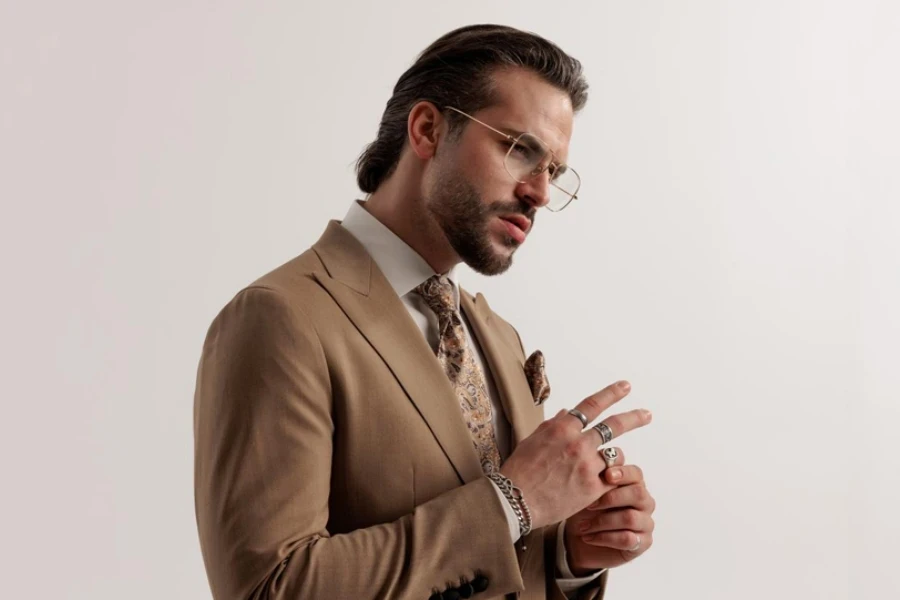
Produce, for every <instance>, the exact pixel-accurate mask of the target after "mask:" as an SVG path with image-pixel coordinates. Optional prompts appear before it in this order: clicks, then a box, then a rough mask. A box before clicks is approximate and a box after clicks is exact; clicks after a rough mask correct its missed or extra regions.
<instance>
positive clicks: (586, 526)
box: [578, 521, 591, 533]
mask: <svg viewBox="0 0 900 600" xmlns="http://www.w3.org/2000/svg"><path fill="white" fill-rule="evenodd" d="M590 528H591V522H590V521H582V522H581V525H579V526H578V531H579V533H584V532H585V531H587V530H588V529H590Z"/></svg>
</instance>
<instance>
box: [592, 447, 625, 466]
mask: <svg viewBox="0 0 900 600" xmlns="http://www.w3.org/2000/svg"><path fill="white" fill-rule="evenodd" d="M604 450H615V451H616V460H614V461H613V463H612V466H616V465H624V464H625V453H624V452H622V449H621V448H618V447H614V446H609V447H607V448H603V449H602V450H597V456H599V457H600V460H602V461H603V462H604V463H606V457H605V456H604V455H603V451H604ZM606 468H607V469H609V468H611V467H610V465H608V464H607V466H606ZM601 473H603V471H601Z"/></svg>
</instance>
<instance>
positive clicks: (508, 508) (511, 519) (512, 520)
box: [490, 479, 521, 544]
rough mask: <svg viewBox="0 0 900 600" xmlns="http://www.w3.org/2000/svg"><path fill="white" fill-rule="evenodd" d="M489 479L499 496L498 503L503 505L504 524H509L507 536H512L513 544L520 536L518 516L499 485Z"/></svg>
mask: <svg viewBox="0 0 900 600" xmlns="http://www.w3.org/2000/svg"><path fill="white" fill-rule="evenodd" d="M490 481H491V484H492V485H493V486H494V491H495V492H497V496H499V497H500V503H501V504H502V505H503V512H505V513H506V524H507V525H509V537H511V538H512V542H513V544H515V543H516V542H517V541H519V538H520V537H521V535H520V534H519V517H517V516H516V512H515V511H514V510H513V507H512V504H510V503H509V500H507V499H506V496H504V495H503V492H501V491H500V486H498V485H497V484H496V483H495V482H494V480H493V479H491V480H490Z"/></svg>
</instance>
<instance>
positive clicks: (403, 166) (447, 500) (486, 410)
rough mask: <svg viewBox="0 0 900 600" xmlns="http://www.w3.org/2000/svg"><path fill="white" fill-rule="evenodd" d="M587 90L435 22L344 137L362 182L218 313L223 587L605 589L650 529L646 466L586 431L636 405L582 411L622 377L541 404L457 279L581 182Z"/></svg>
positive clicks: (501, 42) (481, 304)
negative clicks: (370, 117)
mask: <svg viewBox="0 0 900 600" xmlns="http://www.w3.org/2000/svg"><path fill="white" fill-rule="evenodd" d="M586 89H587V86H586V84H585V82H584V80H583V77H582V75H581V67H580V64H579V63H578V61H576V60H574V59H572V58H571V57H569V56H567V55H566V54H564V53H563V52H562V51H561V50H560V49H559V48H557V47H556V46H555V45H553V44H551V43H549V42H547V41H546V40H543V39H541V38H539V37H537V36H534V35H532V34H527V33H524V32H521V31H517V30H515V29H511V28H507V27H499V26H472V27H466V28H462V29H459V30H456V31H453V32H451V33H449V34H447V35H445V36H443V37H442V38H440V39H439V40H437V41H436V42H435V43H434V44H432V46H431V47H429V48H428V49H427V50H425V52H424V53H423V54H422V55H421V56H420V57H419V59H418V61H417V62H416V64H414V65H413V66H412V67H411V68H410V69H409V70H408V71H407V72H406V73H405V74H404V75H403V76H402V77H401V78H400V80H399V82H398V83H397V86H396V88H395V90H394V95H393V97H392V98H391V99H390V101H389V102H388V104H387V107H386V110H385V112H384V116H383V118H382V122H381V126H380V128H379V132H378V137H377V139H376V140H375V141H374V142H373V143H372V144H371V145H370V146H369V147H368V148H367V149H366V151H365V152H364V154H363V155H362V156H361V157H360V160H359V163H358V181H359V184H360V187H361V188H362V190H363V191H364V192H366V193H367V194H368V198H367V201H365V202H353V203H352V205H351V207H350V210H349V212H348V213H347V216H346V218H345V219H344V220H343V221H340V222H338V221H333V222H331V223H330V224H329V225H328V227H327V229H326V230H325V233H324V234H323V235H322V237H321V239H320V240H319V241H318V242H317V243H316V244H315V245H313V246H312V248H310V249H309V250H308V251H306V252H304V253H303V254H301V255H300V256H299V257H297V258H295V259H293V260H291V261H290V262H288V263H286V264H284V265H282V266H281V267H279V268H278V269H276V270H274V271H273V272H271V273H269V274H267V275H265V276H263V277H262V278H260V279H259V280H257V281H256V282H255V283H254V284H252V285H250V286H249V287H247V288H245V289H244V290H242V291H241V292H240V293H239V294H238V295H237V296H236V297H235V298H234V299H233V300H232V301H231V302H230V303H229V304H228V305H227V306H226V307H225V308H224V309H223V310H222V311H221V313H220V314H219V315H218V316H217V317H216V319H215V320H214V322H213V324H212V326H211V328H210V330H209V333H208V336H207V339H206V343H205V345H204V348H203V354H202V357H201V361H200V366H199V371H198V376H197V389H196V396H195V413H194V418H195V461H196V462H195V486H196V511H197V521H198V527H199V532H200V541H201V547H202V550H203V557H204V562H205V565H206V569H207V573H208V576H209V581H210V586H211V588H212V592H213V595H214V597H215V598H221V599H224V598H241V599H243V598H292V599H293V598H321V599H324V598H329V599H330V598H348V599H349V598H353V599H361V598H373V599H374V598H391V599H415V600H426V599H429V598H443V599H448V598H469V597H472V596H474V595H478V597H481V598H501V597H504V596H506V595H508V594H512V595H513V597H518V598H525V599H529V600H537V599H542V600H543V599H548V598H552V599H556V600H559V599H562V598H565V597H570V598H571V597H576V596H577V597H579V598H601V597H602V596H603V593H604V589H605V586H606V580H607V577H608V571H607V569H609V568H611V567H615V566H617V565H620V564H622V563H624V562H627V561H629V560H632V559H633V558H634V557H636V556H638V555H640V554H641V553H643V552H645V551H646V550H647V549H648V548H649V547H650V545H651V544H652V531H653V520H652V517H651V515H652V512H653V510H654V502H653V499H652V498H651V497H650V495H649V494H648V493H647V490H646V487H645V486H644V483H643V476H642V474H641V471H640V469H639V468H637V467H636V466H633V465H628V466H625V465H624V459H623V457H622V456H621V455H620V454H619V455H618V456H616V452H615V451H614V450H612V451H610V450H609V449H607V450H606V452H605V453H603V454H601V452H598V447H599V446H601V445H602V444H604V443H606V442H609V441H610V439H611V438H612V437H615V436H620V435H622V434H623V433H625V432H627V431H629V430H632V429H634V428H636V427H640V426H642V425H645V424H646V423H648V422H649V419H650V416H649V413H648V412H647V411H641V410H632V411H629V412H625V413H622V414H618V415H614V416H611V417H609V418H606V419H605V420H604V421H603V422H602V424H600V425H598V426H595V427H592V428H586V427H587V424H588V423H589V422H591V421H593V420H594V419H596V418H598V417H599V416H600V414H601V412H603V411H605V410H606V409H608V408H609V407H610V406H612V404H614V403H616V402H618V401H619V400H621V399H622V398H623V397H624V396H625V395H626V394H627V393H628V390H629V386H628V384H627V383H626V382H620V383H619V384H614V385H611V386H609V387H607V388H604V389H603V390H602V391H600V392H598V393H597V394H595V395H593V396H591V397H589V398H587V399H586V400H584V401H583V402H581V403H580V404H578V405H577V406H576V407H575V409H573V410H570V411H561V412H560V413H559V414H557V415H556V416H554V417H553V418H551V419H549V420H546V421H545V420H544V414H543V405H542V400H543V398H544V397H546V393H547V386H546V382H545V381H544V380H543V379H542V374H541V372H540V369H539V368H537V367H540V360H539V358H540V355H534V356H533V357H532V358H531V359H527V360H526V356H525V352H524V348H523V347H522V344H521V341H520V340H519V337H518V334H517V333H516V331H515V330H514V329H513V328H512V327H511V326H510V325H509V324H508V323H506V322H505V321H504V320H503V319H501V318H500V317H499V316H498V315H496V314H495V313H494V312H493V311H492V310H491V308H490V307H489V306H488V304H487V301H486V300H485V299H484V297H483V296H481V295H480V294H479V295H478V296H476V297H473V296H471V295H470V294H468V293H467V292H466V291H464V290H462V289H460V288H459V286H458V284H457V282H456V269H455V268H456V266H457V265H458V264H459V263H460V262H465V263H466V264H468V265H469V266H471V267H472V268H473V269H475V270H476V271H479V272H481V273H485V274H499V273H503V272H504V271H505V270H507V269H508V268H509V266H510V265H511V263H512V258H513V255H514V253H515V250H516V249H517V248H518V247H519V246H520V245H521V244H522V243H523V242H524V241H525V239H526V237H527V235H528V234H529V232H530V229H531V227H532V225H533V223H534V221H535V216H536V213H537V211H538V209H540V208H542V207H547V208H549V209H551V210H560V209H561V208H563V207H564V206H565V205H566V204H568V203H569V202H570V201H571V200H572V199H573V197H574V196H575V195H576V194H577V188H578V185H579V179H578V176H577V174H575V172H574V170H572V169H570V168H568V167H566V166H565V161H566V156H567V150H568V144H569V139H570V137H571V132H572V121H573V116H574V114H575V112H576V111H577V110H579V109H580V108H581V107H582V106H583V104H584V102H585V100H586ZM526 369H528V370H529V371H530V374H531V375H530V379H529V377H528V376H526Z"/></svg>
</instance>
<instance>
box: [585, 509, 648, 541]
mask: <svg viewBox="0 0 900 600" xmlns="http://www.w3.org/2000/svg"><path fill="white" fill-rule="evenodd" d="M655 527H656V524H655V523H654V522H653V517H651V516H650V515H649V514H648V513H645V512H641V511H639V510H635V509H633V508H625V509H620V510H610V511H606V512H602V513H599V514H598V515H596V516H594V517H591V518H590V519H587V520H585V521H582V522H581V523H579V524H578V534H579V535H586V534H589V533H598V532H601V531H618V530H628V531H634V532H637V533H642V532H644V533H652V532H653V529H654V528H655Z"/></svg>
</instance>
